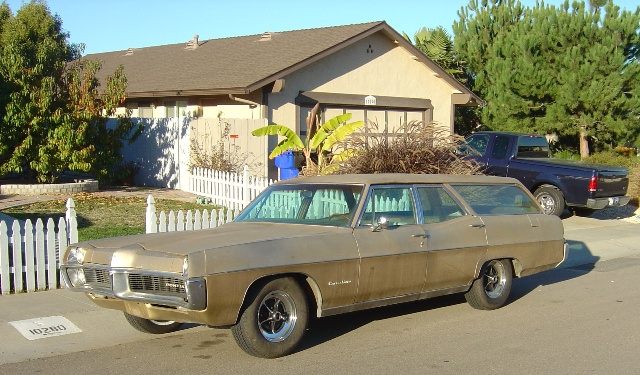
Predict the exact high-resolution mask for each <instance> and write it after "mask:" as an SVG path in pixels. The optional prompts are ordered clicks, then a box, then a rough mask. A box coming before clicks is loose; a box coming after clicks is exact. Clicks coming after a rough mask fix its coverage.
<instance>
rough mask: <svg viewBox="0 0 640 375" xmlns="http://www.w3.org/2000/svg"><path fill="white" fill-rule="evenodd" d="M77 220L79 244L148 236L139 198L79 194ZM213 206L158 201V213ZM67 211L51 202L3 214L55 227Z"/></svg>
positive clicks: (60, 202) (143, 202) (61, 204)
mask: <svg viewBox="0 0 640 375" xmlns="http://www.w3.org/2000/svg"><path fill="white" fill-rule="evenodd" d="M73 201H74V202H75V206H76V214H77V218H78V240H79V241H87V240H94V239H98V238H107V237H117V236H126V235H131V234H141V233H144V232H145V212H146V208H147V202H146V199H145V198H140V197H113V196H109V197H104V196H94V195H92V194H76V195H74V196H73ZM205 208H206V209H211V208H214V206H203V205H201V204H196V203H190V202H183V201H175V200H168V199H156V209H157V210H158V212H159V211H167V212H168V211H170V210H173V211H178V210H185V211H186V210H196V209H197V210H202V209H205ZM65 211H66V200H65V199H58V200H53V201H48V202H40V203H34V204H30V205H26V206H19V207H13V208H9V209H6V210H3V211H2V212H3V213H5V214H7V215H9V216H12V217H14V218H16V219H19V220H27V219H31V221H32V222H33V223H35V221H36V220H37V219H38V218H41V219H42V220H43V222H44V224H45V225H46V221H47V220H48V219H49V218H53V220H54V222H55V223H56V225H57V224H58V220H59V218H61V217H64V215H65Z"/></svg>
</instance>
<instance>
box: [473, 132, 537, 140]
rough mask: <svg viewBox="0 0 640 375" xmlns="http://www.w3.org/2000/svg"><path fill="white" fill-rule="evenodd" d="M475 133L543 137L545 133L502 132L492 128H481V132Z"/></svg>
mask: <svg viewBox="0 0 640 375" xmlns="http://www.w3.org/2000/svg"><path fill="white" fill-rule="evenodd" d="M474 134H496V135H514V136H518V137H522V136H525V137H539V138H543V137H544V136H543V135H540V134H534V133H519V132H500V131H491V130H481V131H479V132H475V133H473V134H471V135H474Z"/></svg>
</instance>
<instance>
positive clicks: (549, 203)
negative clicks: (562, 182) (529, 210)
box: [533, 185, 564, 216]
mask: <svg viewBox="0 0 640 375" xmlns="http://www.w3.org/2000/svg"><path fill="white" fill-rule="evenodd" d="M533 195H534V196H535V197H536V200H537V201H538V203H540V206H542V209H543V210H544V213H545V214H547V215H555V216H560V215H562V213H563V212H564V195H562V192H561V191H560V190H559V189H558V188H557V187H555V186H551V185H543V186H541V187H539V188H538V189H536V191H535V192H534V193H533Z"/></svg>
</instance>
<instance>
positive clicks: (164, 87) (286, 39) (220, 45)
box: [85, 21, 468, 97]
mask: <svg viewBox="0 0 640 375" xmlns="http://www.w3.org/2000/svg"><path fill="white" fill-rule="evenodd" d="M378 31H383V32H385V33H386V34H387V35H390V37H391V38H393V39H396V40H398V41H399V43H401V44H403V45H405V47H408V48H414V47H413V46H412V45H411V43H409V42H407V41H406V40H405V39H404V38H402V36H400V35H399V34H398V33H397V32H396V31H395V30H393V29H392V28H391V27H390V26H388V25H387V24H386V22H384V21H379V22H370V23H363V24H356V25H345V26H334V27H325V28H317V29H306V30H295V31H285V32H275V33H271V40H269V41H260V39H261V35H249V36H240V37H233V38H223V39H209V40H203V41H199V43H198V47H197V48H195V49H188V48H185V47H186V44H185V43H180V44H169V45H163V46H156V47H144V48H136V49H133V50H130V51H132V52H133V53H130V54H128V53H127V51H115V52H106V53H98V54H91V55H87V56H85V58H87V59H92V60H100V61H102V63H103V64H102V69H101V70H100V72H99V75H98V78H99V79H100V80H103V79H104V78H105V77H106V75H107V74H113V72H114V71H115V69H116V68H117V66H118V65H120V64H122V65H123V66H124V71H125V74H126V76H127V80H128V86H127V93H128V96H129V97H140V96H172V95H176V93H177V92H180V93H181V94H182V95H197V94H202V95H206V94H225V93H231V94H239V93H248V92H251V91H253V90H255V89H257V88H260V87H262V86H264V85H265V84H268V83H270V82H272V81H274V80H275V79H278V78H281V77H283V76H284V75H286V74H288V73H290V72H292V71H295V70H297V69H299V68H301V67H302V66H304V65H306V64H309V63H311V62H313V61H316V60H317V59H319V58H322V57H324V56H326V55H328V54H330V53H333V52H335V51H336V50H338V49H340V48H343V47H344V46H347V45H349V44H351V43H353V42H355V41H357V40H359V39H361V38H364V37H366V36H368V35H371V34H373V33H375V32H378ZM414 49H415V48H414ZM415 52H416V54H420V55H422V54H421V53H420V52H419V51H418V50H417V49H415ZM421 57H424V55H422V56H421ZM424 58H426V57H424ZM426 60H427V61H425V62H426V63H427V64H429V65H433V66H432V68H434V69H435V70H437V71H439V72H440V73H443V74H444V75H446V73H444V71H442V69H440V68H439V67H438V66H437V65H436V64H435V63H433V62H432V61H431V60H429V59H426ZM449 78H451V80H452V82H451V83H452V85H454V86H456V87H458V86H459V88H458V89H462V90H461V91H463V92H468V91H467V90H466V89H465V88H464V86H463V85H461V84H459V83H458V82H457V81H456V80H455V79H453V78H452V77H449Z"/></svg>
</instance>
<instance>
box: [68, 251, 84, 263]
mask: <svg viewBox="0 0 640 375" xmlns="http://www.w3.org/2000/svg"><path fill="white" fill-rule="evenodd" d="M82 263H84V249H81V248H79V247H72V248H71V249H70V250H69V255H67V264H82Z"/></svg>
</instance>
